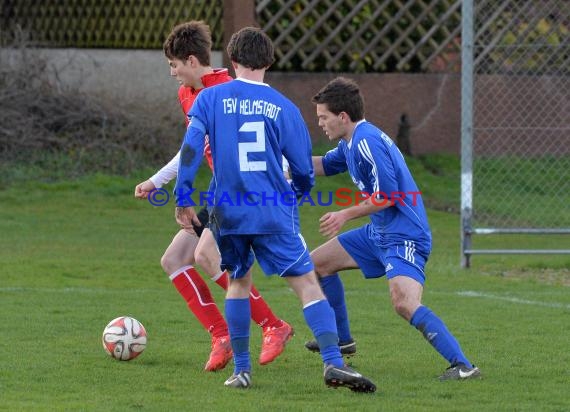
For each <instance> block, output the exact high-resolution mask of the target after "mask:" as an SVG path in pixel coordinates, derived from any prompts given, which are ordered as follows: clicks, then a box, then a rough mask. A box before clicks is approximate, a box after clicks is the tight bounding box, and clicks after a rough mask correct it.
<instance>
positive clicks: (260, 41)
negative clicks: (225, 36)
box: [226, 27, 275, 70]
mask: <svg viewBox="0 0 570 412" xmlns="http://www.w3.org/2000/svg"><path fill="white" fill-rule="evenodd" d="M226 50H227V52H228V56H229V58H230V60H231V61H232V63H237V64H240V65H242V66H243V67H245V68H248V69H251V70H260V69H267V68H269V67H270V66H271V65H272V64H273V62H274V61H275V55H274V54H275V50H274V47H273V42H272V41H271V39H270V38H269V37H268V36H267V34H265V33H264V32H263V31H261V29H258V28H256V27H244V28H243V29H241V30H239V31H237V32H235V33H234V34H233V35H232V37H231V39H230V41H229V43H228V47H227V49H226Z"/></svg>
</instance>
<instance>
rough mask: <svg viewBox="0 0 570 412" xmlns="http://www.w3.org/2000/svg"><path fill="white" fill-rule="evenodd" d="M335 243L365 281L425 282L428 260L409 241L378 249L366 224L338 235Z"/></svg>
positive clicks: (369, 226)
mask: <svg viewBox="0 0 570 412" xmlns="http://www.w3.org/2000/svg"><path fill="white" fill-rule="evenodd" d="M338 241H339V242H340V244H341V245H342V247H343V248H344V249H345V250H346V251H347V252H348V254H349V255H350V256H351V257H352V258H353V259H354V260H355V262H356V263H357V264H358V266H359V267H360V270H362V273H363V274H364V277H365V278H366V279H370V278H379V277H382V276H384V275H386V277H387V278H388V279H392V278H393V277H395V276H399V275H402V276H407V277H410V278H412V279H415V280H416V281H418V282H419V283H420V284H422V285H423V284H424V282H425V279H426V277H425V274H424V267H425V264H426V262H427V259H428V257H427V256H425V255H423V254H420V253H419V252H418V251H417V250H416V247H415V243H414V241H412V240H407V241H404V242H402V243H401V244H398V245H392V246H390V247H388V248H382V247H380V246H378V245H377V242H376V241H375V240H374V239H373V236H372V225H371V224H367V225H365V226H362V227H359V228H357V229H353V230H350V231H348V232H345V233H342V234H340V235H339V236H338Z"/></svg>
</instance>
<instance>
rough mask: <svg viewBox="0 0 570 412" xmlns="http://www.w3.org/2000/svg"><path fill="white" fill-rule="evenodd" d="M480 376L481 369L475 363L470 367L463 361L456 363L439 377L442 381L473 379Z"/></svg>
mask: <svg viewBox="0 0 570 412" xmlns="http://www.w3.org/2000/svg"><path fill="white" fill-rule="evenodd" d="M480 377H481V371H480V370H479V368H478V367H476V366H475V365H473V367H472V368H468V367H467V365H465V364H463V363H454V364H452V365H451V366H450V367H449V368H447V369H446V370H445V372H444V373H443V375H441V376H440V377H439V380H440V381H449V380H464V379H473V378H480Z"/></svg>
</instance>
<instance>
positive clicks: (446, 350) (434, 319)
mask: <svg viewBox="0 0 570 412" xmlns="http://www.w3.org/2000/svg"><path fill="white" fill-rule="evenodd" d="M390 255H392V256H390V257H388V258H387V260H386V262H387V265H388V263H389V264H390V266H391V267H392V268H391V269H390V270H389V271H388V284H389V287H390V298H391V300H392V306H393V307H394V310H395V311H396V313H398V315H400V316H401V317H402V318H404V319H405V320H407V321H408V322H409V323H410V324H411V325H412V326H414V327H415V328H416V329H417V330H419V331H420V332H421V333H422V335H423V336H424V338H425V339H426V340H427V341H428V342H429V343H430V344H431V345H432V346H433V348H434V349H435V350H436V351H437V352H439V354H440V355H441V356H442V357H443V358H445V359H446V360H447V361H448V362H449V363H450V365H451V366H450V368H449V369H448V370H447V371H446V373H444V374H443V375H442V376H441V377H440V378H441V379H443V380H444V379H467V378H474V377H478V376H480V371H479V369H478V368H476V367H474V366H473V365H472V364H471V362H470V361H469V360H468V359H467V357H466V356H465V355H464V353H463V351H462V350H461V346H460V345H459V342H458V341H457V339H456V338H455V337H454V336H453V335H452V334H451V332H450V331H449V330H448V329H447V327H446V325H445V323H444V322H443V321H442V320H441V319H440V318H439V317H438V316H437V315H436V314H435V313H434V312H433V311H432V310H431V309H429V308H428V307H427V306H423V305H422V304H421V301H422V294H423V281H424V279H425V278H424V274H423V266H424V264H425V259H423V258H422V257H421V256H420V255H417V254H414V253H413V252H410V253H408V254H406V255H405V256H407V259H406V258H403V257H400V256H398V255H395V254H394V253H390ZM410 259H413V261H414V263H413V264H412V263H411V262H410ZM392 273H393V274H392ZM400 273H401V274H405V275H399V274H400Z"/></svg>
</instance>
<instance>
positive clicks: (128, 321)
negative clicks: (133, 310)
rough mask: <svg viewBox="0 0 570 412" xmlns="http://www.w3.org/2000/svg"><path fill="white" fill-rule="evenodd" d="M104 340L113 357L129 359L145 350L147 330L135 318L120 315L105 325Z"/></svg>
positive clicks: (104, 345)
mask: <svg viewBox="0 0 570 412" xmlns="http://www.w3.org/2000/svg"><path fill="white" fill-rule="evenodd" d="M102 341H103V347H104V348H105V351H106V352H107V353H108V354H109V355H110V356H111V357H112V358H114V359H117V360H121V361H129V360H131V359H134V358H136V357H137V356H139V355H140V354H141V353H142V352H143V351H144V349H145V347H146V330H145V328H144V326H143V325H142V323H140V322H139V321H138V320H136V319H135V318H131V317H130V316H120V317H118V318H116V319H113V320H112V321H111V322H109V324H108V325H107V326H105V329H104V330H103V338H102Z"/></svg>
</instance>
